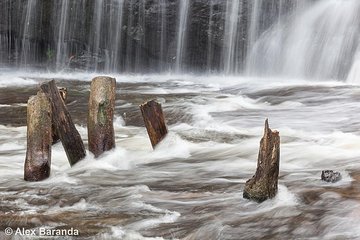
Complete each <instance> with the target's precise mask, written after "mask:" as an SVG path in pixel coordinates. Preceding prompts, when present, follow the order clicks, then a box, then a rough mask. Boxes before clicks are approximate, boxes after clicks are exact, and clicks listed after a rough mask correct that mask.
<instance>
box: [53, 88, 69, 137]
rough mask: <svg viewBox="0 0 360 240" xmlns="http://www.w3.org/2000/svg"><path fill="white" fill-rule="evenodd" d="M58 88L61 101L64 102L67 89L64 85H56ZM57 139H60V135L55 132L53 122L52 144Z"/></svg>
mask: <svg viewBox="0 0 360 240" xmlns="http://www.w3.org/2000/svg"><path fill="white" fill-rule="evenodd" d="M58 89H59V93H60V96H61V100H63V102H64V104H65V102H66V98H67V89H66V88H64V87H58ZM59 141H60V137H59V135H58V134H57V132H56V128H55V125H54V123H53V124H52V144H55V143H57V142H59Z"/></svg>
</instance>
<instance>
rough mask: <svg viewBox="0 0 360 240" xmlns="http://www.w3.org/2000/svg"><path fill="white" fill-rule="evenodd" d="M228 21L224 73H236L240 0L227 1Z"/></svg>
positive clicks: (226, 25)
mask: <svg viewBox="0 0 360 240" xmlns="http://www.w3.org/2000/svg"><path fill="white" fill-rule="evenodd" d="M226 8H227V9H226V13H227V15H228V16H227V17H226V22H225V37H224V53H223V54H224V55H223V58H224V60H223V61H224V73H226V74H230V73H236V69H237V65H238V62H237V59H236V42H237V39H238V34H239V32H238V24H239V21H240V18H241V15H239V12H241V11H240V10H241V9H240V8H241V2H240V0H232V1H228V2H227V6H226Z"/></svg>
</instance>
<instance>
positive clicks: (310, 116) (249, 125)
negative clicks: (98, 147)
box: [0, 70, 360, 239]
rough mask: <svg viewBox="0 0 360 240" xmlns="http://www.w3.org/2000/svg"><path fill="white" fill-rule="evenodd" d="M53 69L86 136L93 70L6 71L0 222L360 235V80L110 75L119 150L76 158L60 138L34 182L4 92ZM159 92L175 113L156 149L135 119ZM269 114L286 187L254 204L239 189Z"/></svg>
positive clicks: (132, 231)
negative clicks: (333, 173)
mask: <svg viewBox="0 0 360 240" xmlns="http://www.w3.org/2000/svg"><path fill="white" fill-rule="evenodd" d="M50 76H52V77H55V78H57V79H59V78H62V79H66V80H64V81H62V82H61V85H63V86H68V87H69V89H70V90H71V91H70V93H69V97H70V101H71V102H72V103H71V104H69V109H70V111H71V112H72V115H73V117H74V119H75V122H76V123H77V128H78V130H79V132H80V134H81V136H82V138H83V139H84V141H85V143H86V142H87V134H86V127H85V125H86V115H83V114H82V113H85V112H86V106H87V100H86V96H85V94H86V92H87V91H88V87H89V81H90V79H91V78H92V77H93V76H94V75H92V74H91V75H89V74H84V73H71V74H61V73H58V74H51V73H48V74H44V73H37V72H34V73H29V72H23V73H19V72H6V71H5V70H3V71H2V75H0V86H1V87H0V91H2V90H6V94H5V95H3V93H4V92H1V95H0V96H1V97H0V104H2V105H4V106H3V107H1V105H0V111H1V116H2V117H1V118H0V121H1V122H2V123H1V124H0V169H1V177H0V194H1V198H2V203H1V207H2V208H3V209H9V211H10V212H9V213H8V214H7V215H1V218H0V223H2V225H4V224H13V225H17V226H18V225H21V226H24V227H30V226H31V221H32V222H34V221H35V220H34V218H36V221H35V222H36V224H35V225H36V226H37V225H38V226H40V225H41V226H52V227H55V226H60V225H61V224H63V222H66V223H67V224H68V226H72V227H77V228H81V229H82V230H81V231H82V232H89V231H90V229H92V228H94V226H93V225H92V224H93V221H91V220H89V219H93V220H94V221H95V222H97V223H98V224H100V225H101V226H102V227H101V228H100V229H98V230H96V237H98V239H102V238H106V237H108V238H117V239H184V238H185V239H253V238H266V237H269V236H275V237H276V238H278V239H285V238H286V239H294V238H317V239H324V238H325V239H336V238H345V239H357V238H359V237H360V235H359V234H360V233H359V231H358V230H357V229H359V227H360V225H359V224H358V221H356V219H357V218H358V216H359V215H358V211H357V209H358V208H359V207H360V203H359V202H358V197H357V196H358V193H356V191H355V192H354V190H353V189H352V188H351V186H356V184H358V183H357V182H354V180H353V179H352V177H351V176H350V174H351V173H352V172H353V171H355V170H357V169H359V167H360V163H359V161H358V160H357V159H358V157H359V156H360V132H359V129H360V128H359V123H358V117H357V116H356V114H354V109H357V108H359V107H360V105H359V104H358V103H357V102H358V101H356V99H357V96H358V95H359V94H360V88H359V87H356V86H352V85H347V84H344V83H340V82H322V83H313V82H310V81H305V80H301V79H300V80H299V79H268V78H265V79H263V78H256V79H255V78H246V77H221V76H191V75H178V76H177V75H144V76H141V75H138V76H131V75H113V76H114V77H116V78H117V82H118V84H117V86H118V93H119V95H118V99H117V102H116V121H115V132H116V145H117V147H116V149H114V150H113V151H110V152H108V153H106V154H105V155H104V156H102V157H101V158H99V159H94V158H93V156H92V155H91V154H88V156H87V157H86V159H85V160H83V161H81V162H79V164H77V165H75V166H74V167H73V168H71V167H70V166H69V164H68V162H67V159H66V154H65V153H64V151H63V149H62V146H61V144H56V145H55V146H54V147H53V153H52V172H51V176H50V178H49V179H48V180H45V181H43V182H40V183H27V182H24V181H23V180H22V177H23V163H24V158H25V151H26V127H25V126H24V123H25V122H24V120H25V116H22V118H23V124H22V126H12V124H9V123H7V124H6V125H5V122H6V121H7V120H6V118H5V116H7V115H8V114H13V112H14V114H16V115H17V116H19V112H18V111H17V109H19V106H18V105H17V103H16V104H15V102H16V101H15V100H12V99H11V98H7V97H5V96H13V92H14V91H15V92H16V91H18V90H16V88H15V89H14V84H13V82H15V81H22V80H19V79H25V78H26V81H28V82H29V84H32V85H28V86H22V87H20V89H27V88H30V89H32V88H35V87H36V86H37V85H38V83H39V81H43V80H39V78H41V79H44V78H48V77H50ZM30 79H31V80H30ZM71 79H77V80H80V82H76V83H72V81H71ZM73 93H78V94H80V95H76V96H75V95H73V96H72V94H73ZM27 94H28V93H27ZM154 95H155V96H157V97H158V100H159V101H160V102H162V105H163V108H164V111H165V114H166V118H167V119H168V121H170V122H171V124H169V130H170V134H169V136H168V137H167V138H166V139H165V140H164V142H162V143H161V144H160V145H159V147H158V148H157V149H156V150H155V151H153V150H152V148H151V144H150V142H149V139H148V137H147V133H146V130H145V129H144V128H143V127H141V126H138V125H137V124H135V125H134V124H133V123H135V122H136V121H134V120H131V119H129V118H130V113H132V112H137V111H138V108H137V105H138V104H140V103H141V102H142V101H145V100H147V99H149V98H153V97H154ZM125 96H126V97H125ZM14 101H15V102H14ZM5 104H6V105H5ZM9 106H10V107H9ZM22 107H23V108H24V107H25V106H24V105H23V106H22ZM179 111H180V112H179ZM5 113H6V114H5ZM124 113H127V114H126V115H124ZM124 116H126V117H125V118H123V117H124ZM19 117H21V115H20V116H19ZM138 117H141V116H140V115H138ZM136 118H137V117H136ZM265 118H269V120H270V127H271V128H273V129H277V130H278V131H279V132H280V136H281V163H280V180H279V184H280V186H279V193H278V195H277V197H276V198H275V199H273V200H269V201H266V202H264V203H262V204H260V205H259V204H256V203H253V202H251V201H248V200H244V199H243V198H242V190H243V186H244V183H245V181H246V180H247V179H248V178H250V177H251V176H252V174H253V173H254V171H255V168H256V158H257V153H258V147H259V141H260V138H261V135H262V131H263V124H264V120H265ZM10 163H11V164H10ZM323 169H334V170H337V171H340V172H341V174H342V175H343V179H342V180H341V181H340V182H338V183H336V184H328V183H323V182H321V181H320V173H321V170H323ZM354 184H355V185H354ZM311 191H315V193H311ZM341 192H346V193H347V194H348V195H342V194H341ZM313 196H316V197H313ZM38 201H40V202H41V204H38ZM37 213H40V215H39V216H38V217H35V215H36V214H37ZM69 213H71V214H70V215H67V214H69ZM46 216H47V217H46ZM1 219H4V220H1ZM26 219H33V220H31V221H30V220H26ZM2 221H3V222H2ZM4 221H5V222H4ZM36 226H35V227H36ZM96 229H97V228H96ZM0 236H1V235H0ZM147 237H149V238H147Z"/></svg>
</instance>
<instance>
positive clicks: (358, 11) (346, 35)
mask: <svg viewBox="0 0 360 240" xmlns="http://www.w3.org/2000/svg"><path fill="white" fill-rule="evenodd" d="M297 7H299V10H297V11H294V13H296V14H294V15H290V16H288V17H287V20H286V21H284V20H283V21H280V22H279V23H278V24H276V25H274V26H273V27H272V29H270V30H269V31H267V32H265V33H264V34H263V35H262V36H261V37H260V38H259V40H257V42H256V44H255V45H254V48H253V49H252V52H251V55H250V60H249V61H250V62H252V64H251V65H250V72H252V73H256V74H259V73H260V74H263V75H284V76H289V77H299V78H313V79H339V78H346V77H347V75H348V71H349V70H350V69H349V68H350V67H351V65H352V64H351V62H352V59H353V56H354V51H355V50H356V48H357V47H358V45H359V41H358V39H359V27H358V24H359V21H360V2H359V1H357V0H348V1H342V0H321V1H317V2H316V3H314V4H313V5H311V7H308V8H305V9H304V8H303V6H302V5H297ZM349 63H350V64H349Z"/></svg>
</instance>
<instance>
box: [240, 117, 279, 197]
mask: <svg viewBox="0 0 360 240" xmlns="http://www.w3.org/2000/svg"><path fill="white" fill-rule="evenodd" d="M279 163H280V136H279V132H277V131H272V130H271V129H270V128H269V123H268V120H266V121H265V131H264V136H263V138H262V139H261V141H260V150H259V156H258V162H257V169H256V173H255V175H254V176H253V177H252V178H251V179H249V180H248V181H247V182H246V184H245V189H244V194H243V196H244V198H247V199H251V200H254V201H257V202H263V201H265V200H267V199H269V198H273V197H275V195H276V193H277V190H278V176H279Z"/></svg>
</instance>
